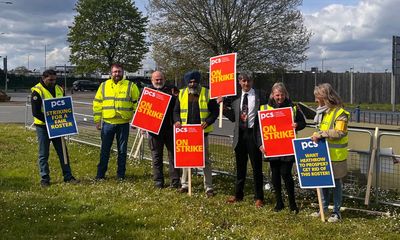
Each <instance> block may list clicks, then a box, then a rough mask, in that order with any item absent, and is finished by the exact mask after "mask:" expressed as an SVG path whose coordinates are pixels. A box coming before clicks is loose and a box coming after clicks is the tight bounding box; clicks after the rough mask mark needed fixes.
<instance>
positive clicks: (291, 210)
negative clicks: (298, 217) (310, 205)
mask: <svg viewBox="0 0 400 240" xmlns="http://www.w3.org/2000/svg"><path fill="white" fill-rule="evenodd" d="M299 211H300V210H299V208H298V207H297V206H294V207H290V213H293V214H298V213H299Z"/></svg>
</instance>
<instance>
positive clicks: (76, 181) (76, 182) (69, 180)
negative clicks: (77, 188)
mask: <svg viewBox="0 0 400 240" xmlns="http://www.w3.org/2000/svg"><path fill="white" fill-rule="evenodd" d="M64 182H65V183H70V184H78V183H79V182H80V181H79V180H77V179H76V178H74V177H71V178H70V179H68V180H64Z"/></svg>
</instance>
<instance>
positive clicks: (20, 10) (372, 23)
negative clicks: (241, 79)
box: [0, 0, 400, 72]
mask: <svg viewBox="0 0 400 240" xmlns="http://www.w3.org/2000/svg"><path fill="white" fill-rule="evenodd" d="M7 1H10V2H12V3H13V4H5V2H7ZM76 1H77V0H6V1H0V56H2V57H4V56H7V58H8V69H13V68H15V67H19V66H25V67H28V65H29V69H31V70H33V69H40V70H43V69H44V66H45V62H46V66H47V67H49V66H55V65H64V64H67V65H70V63H69V62H68V59H69V54H70V50H69V47H68V42H67V33H68V26H71V25H72V23H73V18H74V16H75V15H76V12H75V10H74V6H75V3H76ZM135 4H136V6H138V8H139V10H141V11H142V12H143V13H144V15H146V9H145V6H146V5H147V1H146V0H136V1H135ZM299 10H300V11H301V12H302V13H303V17H304V21H305V26H306V27H307V29H308V30H309V31H311V32H312V37H311V40H310V45H309V49H308V50H307V52H306V55H307V58H308V60H307V61H306V62H305V63H302V64H301V65H299V66H296V69H299V70H310V68H311V67H318V68H319V70H322V69H323V70H324V71H326V70H330V71H334V72H344V71H348V70H349V69H350V68H353V69H354V71H356V72H385V70H386V69H388V71H389V72H390V71H391V64H392V36H393V35H396V36H399V35H400V24H399V22H400V14H399V12H400V2H399V0H303V4H302V5H301V6H299ZM239 54H240V53H239ZM45 56H46V58H45ZM149 56H150V54H149ZM0 66H1V68H2V64H0ZM143 67H144V68H145V69H151V68H154V62H153V61H152V60H151V59H149V58H147V59H146V60H144V61H143Z"/></svg>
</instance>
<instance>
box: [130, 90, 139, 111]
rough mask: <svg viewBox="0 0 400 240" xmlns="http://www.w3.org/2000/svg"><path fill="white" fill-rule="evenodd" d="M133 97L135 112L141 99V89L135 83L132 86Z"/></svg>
mask: <svg viewBox="0 0 400 240" xmlns="http://www.w3.org/2000/svg"><path fill="white" fill-rule="evenodd" d="M131 96H132V101H133V110H134V111H136V108H137V105H138V101H139V97H140V91H139V88H138V87H137V86H136V84H134V83H133V84H132V88H131Z"/></svg>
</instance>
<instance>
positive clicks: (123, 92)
mask: <svg viewBox="0 0 400 240" xmlns="http://www.w3.org/2000/svg"><path fill="white" fill-rule="evenodd" d="M132 84H133V83H132V82H131V81H128V80H126V79H122V80H121V82H118V83H117V84H114V83H113V80H112V79H109V80H107V81H106V82H104V83H102V85H101V95H102V99H99V98H95V99H94V100H93V101H94V102H95V103H99V104H101V106H102V108H101V109H102V112H101V113H99V112H94V116H100V115H101V116H102V117H103V118H105V119H108V121H109V122H110V123H112V119H125V120H128V121H129V120H130V119H132V117H133V111H134V104H135V103H134V101H133V99H137V98H138V97H139V96H131V90H132Z"/></svg>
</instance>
